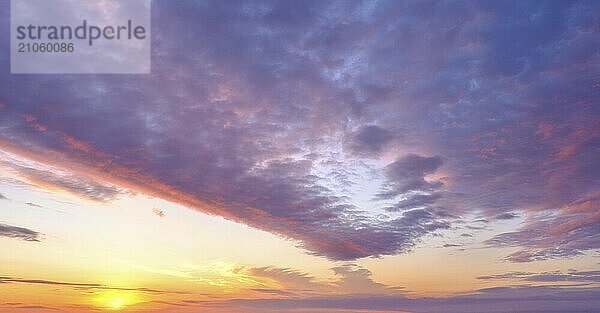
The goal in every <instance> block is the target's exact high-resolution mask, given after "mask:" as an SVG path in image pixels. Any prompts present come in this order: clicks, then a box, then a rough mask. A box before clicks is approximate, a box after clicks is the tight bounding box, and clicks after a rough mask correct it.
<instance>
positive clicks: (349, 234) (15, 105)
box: [0, 1, 600, 261]
mask: <svg viewBox="0 0 600 313" xmlns="http://www.w3.org/2000/svg"><path fill="white" fill-rule="evenodd" d="M7 6H8V4H7V3H5V2H3V3H2V4H0V9H1V10H0V11H1V13H0V15H2V17H3V18H2V19H1V21H2V22H0V23H2V25H4V26H6V27H3V28H2V29H3V32H2V34H1V36H0V46H1V47H0V48H3V49H8V45H9V37H8V33H7V31H8V29H9V26H8V24H9V20H10V19H9V18H8V11H9V10H8V7H7ZM598 9H599V7H598V3H597V2H586V1H578V2H548V1H539V2H538V1H530V2H516V1H515V2H513V1H490V2H444V1H442V2H435V3H430V2H423V1H414V2H413V1H382V2H377V3H372V2H344V1H341V2H333V1H332V2H321V1H317V2H305V1H303V2H297V1H289V2H288V1H275V2H260V3H254V2H243V3H235V2H220V1H210V2H201V3H199V2H195V1H177V2H172V1H156V2H154V3H153V13H152V14H153V32H152V33H153V54H152V67H153V73H152V74H151V75H142V76H135V75H85V76H75V75H10V74H8V73H7V71H5V72H3V73H2V74H1V75H0V127H2V134H1V135H0V143H1V147H2V149H6V150H11V151H17V150H18V151H35V153H33V154H34V155H37V157H39V158H47V162H54V163H57V162H58V163H65V164H67V163H68V164H77V165H78V166H80V167H85V168H86V171H89V172H94V173H95V175H97V176H101V178H102V179H103V180H115V183H117V182H118V183H120V184H123V185H126V186H125V188H131V189H136V188H137V189H140V190H142V191H144V192H148V193H151V194H153V195H156V196H160V197H163V198H166V199H168V200H172V201H179V202H181V203H183V204H185V205H187V206H190V207H193V208H195V209H198V210H201V211H203V212H207V213H210V214H217V215H221V216H224V217H225V218H227V219H230V220H234V221H237V222H241V223H245V224H247V225H250V226H252V227H256V228H260V229H263V230H267V231H270V232H273V233H276V234H279V235H282V236H284V237H287V238H292V239H294V240H297V242H298V243H299V245H300V246H301V247H303V248H305V249H307V250H309V251H310V252H311V253H314V254H316V255H321V256H325V257H328V258H331V259H343V260H347V259H354V258H360V257H367V256H378V255H387V254H397V253H402V252H405V251H408V250H410V249H411V248H412V247H414V245H415V244H416V243H418V241H419V239H420V238H422V237H423V236H425V235H427V234H430V233H432V232H435V231H436V230H439V229H444V228H448V227H449V225H450V223H452V221H453V219H454V218H455V217H457V216H464V215H468V214H483V216H484V217H485V218H486V219H488V220H493V219H494V217H505V218H506V217H508V216H509V214H518V215H519V216H524V217H525V224H524V225H523V227H522V228H521V229H520V230H518V231H516V232H512V233H507V234H503V235H500V236H498V237H496V238H494V239H492V240H490V244H492V245H509V246H518V247H521V249H522V250H520V251H519V252H517V254H515V255H513V256H511V257H509V259H511V260H513V261H531V260H537V259H545V258H550V257H562V256H569V255H575V254H578V253H582V252H584V251H588V250H592V249H598V248H599V247H600V240H599V237H598V232H597V229H598V227H599V225H600V221H599V220H598V218H597V217H598V216H597V214H595V213H594V212H595V211H594V207H593V206H592V207H589V208H586V209H583V208H582V209H581V211H578V209H575V207H577V208H579V207H581V206H580V205H577V204H576V203H577V201H584V200H582V199H586V197H590V196H589V195H593V194H594V192H597V186H599V185H600V181H599V177H600V167H599V166H598V165H597V162H596V160H598V159H599V152H598V151H599V149H598V148H599V147H600V139H599V138H600V137H599V133H600V130H599V127H598V120H599V117H600V112H599V109H598V106H597V105H596V103H598V99H599V94H598V92H597V90H598V88H597V85H598V83H597V77H596V76H597V75H595V73H597V72H598V71H599V70H600V69H599V68H598V58H599V57H598V54H597V53H596V51H598V48H600V47H599V45H600V44H599V42H600V41H599V40H598V26H597V25H598V24H599V23H598V17H597V16H596V15H597V14H594V12H597V11H598ZM0 65H1V66H2V68H4V69H8V68H9V60H8V56H7V55H6V54H4V55H2V56H1V57H0ZM375 125H376V126H375ZM392 143H393V145H392ZM384 152H385V155H387V154H392V157H391V159H390V160H389V161H387V162H386V163H388V164H387V165H382V166H376V165H373V164H369V165H367V167H369V172H374V173H376V174H375V175H380V176H381V177H384V180H385V182H383V183H382V185H381V186H379V187H381V188H380V193H379V194H378V195H377V196H376V197H375V199H373V200H372V201H373V205H372V206H373V207H374V208H365V207H361V206H359V205H358V204H357V201H354V200H353V198H352V197H351V196H348V195H346V194H342V193H340V192H339V190H337V189H336V187H335V186H332V185H331V184H328V183H326V181H327V179H329V178H330V177H329V175H328V174H327V173H323V172H322V171H319V170H320V169H322V168H321V167H322V164H335V162H340V163H339V164H340V166H338V167H337V168H336V169H335V170H336V171H335V173H338V174H341V175H342V176H340V177H338V178H339V179H341V180H342V181H343V182H344V183H346V185H369V184H371V183H372V184H377V182H376V181H372V180H370V177H365V175H367V174H364V175H362V174H361V175H362V176H361V175H358V174H357V175H358V177H356V176H353V175H348V173H354V174H355V173H356V172H360V171H359V170H357V167H355V166H353V164H355V163H353V162H358V161H360V160H359V159H364V157H365V156H369V157H377V156H379V157H383V155H384ZM25 154H27V153H25ZM394 154H395V155H394ZM381 160H383V159H381ZM63 165H64V164H63ZM348 167H351V168H352V169H351V170H348ZM332 173H333V172H332ZM30 174H31V173H30ZM43 176H44V177H43V178H44V179H45V180H46V181H50V183H53V184H56V185H61V186H63V187H64V188H67V189H70V190H73V191H74V192H76V193H79V194H82V195H84V196H87V197H88V198H90V197H91V198H94V199H99V200H101V201H104V200H110V199H112V198H114V197H115V196H116V195H118V191H117V190H115V189H112V188H110V187H108V189H106V188H104V187H106V186H109V185H106V186H105V185H104V184H100V185H101V186H97V185H96V184H93V183H92V182H85V183H84V184H83V185H81V183H82V182H81V181H77V182H74V181H72V180H71V179H67V180H65V179H62V178H61V179H57V178H56V177H54V178H53V177H52V176H51V175H49V174H48V173H45V174H44V175H43ZM442 176H443V177H442ZM332 177H334V176H332ZM63 178H64V177H63ZM82 186H83V187H82ZM82 188H83V189H82ZM394 203H396V204H397V205H394ZM570 208H573V209H570ZM595 208H596V212H597V206H595ZM386 209H387V211H388V212H387V214H389V216H388V218H384V219H382V218H380V217H379V216H380V215H379V214H380V213H382V212H385V210H386ZM540 215H541V216H542V218H540V219H538V218H534V217H533V216H540ZM556 247H558V249H555V248H556Z"/></svg>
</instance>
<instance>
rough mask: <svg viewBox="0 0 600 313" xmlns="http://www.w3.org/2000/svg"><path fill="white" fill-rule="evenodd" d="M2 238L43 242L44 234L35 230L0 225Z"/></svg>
mask: <svg viewBox="0 0 600 313" xmlns="http://www.w3.org/2000/svg"><path fill="white" fill-rule="evenodd" d="M0 237H8V238H14V239H21V240H25V241H41V240H42V234H41V233H38V232H36V231H34V230H31V229H28V228H24V227H18V226H12V225H7V224H1V223H0Z"/></svg>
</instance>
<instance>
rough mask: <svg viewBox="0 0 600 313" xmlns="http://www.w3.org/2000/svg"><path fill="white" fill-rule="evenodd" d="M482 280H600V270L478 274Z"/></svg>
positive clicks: (595, 281) (596, 281)
mask: <svg viewBox="0 0 600 313" xmlns="http://www.w3.org/2000/svg"><path fill="white" fill-rule="evenodd" d="M477 279H483V280H522V281H531V282H565V281H567V282H578V281H584V282H594V283H598V282H600V271H576V270H571V271H568V272H566V273H563V272H561V271H553V272H543V273H532V272H509V273H504V274H496V275H488V276H479V277H477Z"/></svg>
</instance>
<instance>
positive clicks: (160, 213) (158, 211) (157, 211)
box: [152, 208, 165, 217]
mask: <svg viewBox="0 0 600 313" xmlns="http://www.w3.org/2000/svg"><path fill="white" fill-rule="evenodd" d="M152 213H154V215H156V216H158V217H165V211H163V210H162V209H160V208H153V209H152Z"/></svg>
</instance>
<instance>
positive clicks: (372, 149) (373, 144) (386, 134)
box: [347, 125, 394, 157]
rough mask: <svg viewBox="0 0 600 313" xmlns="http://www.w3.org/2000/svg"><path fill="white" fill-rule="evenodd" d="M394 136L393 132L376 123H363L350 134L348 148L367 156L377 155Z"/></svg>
mask: <svg viewBox="0 0 600 313" xmlns="http://www.w3.org/2000/svg"><path fill="white" fill-rule="evenodd" d="M393 138H394V134H393V133H392V132H391V131H389V130H386V129H383V128H381V127H379V126H377V125H365V126H362V127H361V128H359V129H358V130H357V131H356V132H354V133H352V134H350V139H349V140H348V141H349V142H348V143H347V145H348V149H349V150H350V151H351V152H353V153H355V154H357V155H359V156H367V157H376V156H378V155H379V154H380V153H381V152H382V151H383V149H384V148H385V147H386V145H387V144H388V143H389V142H390V141H391V140H392V139H393Z"/></svg>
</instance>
